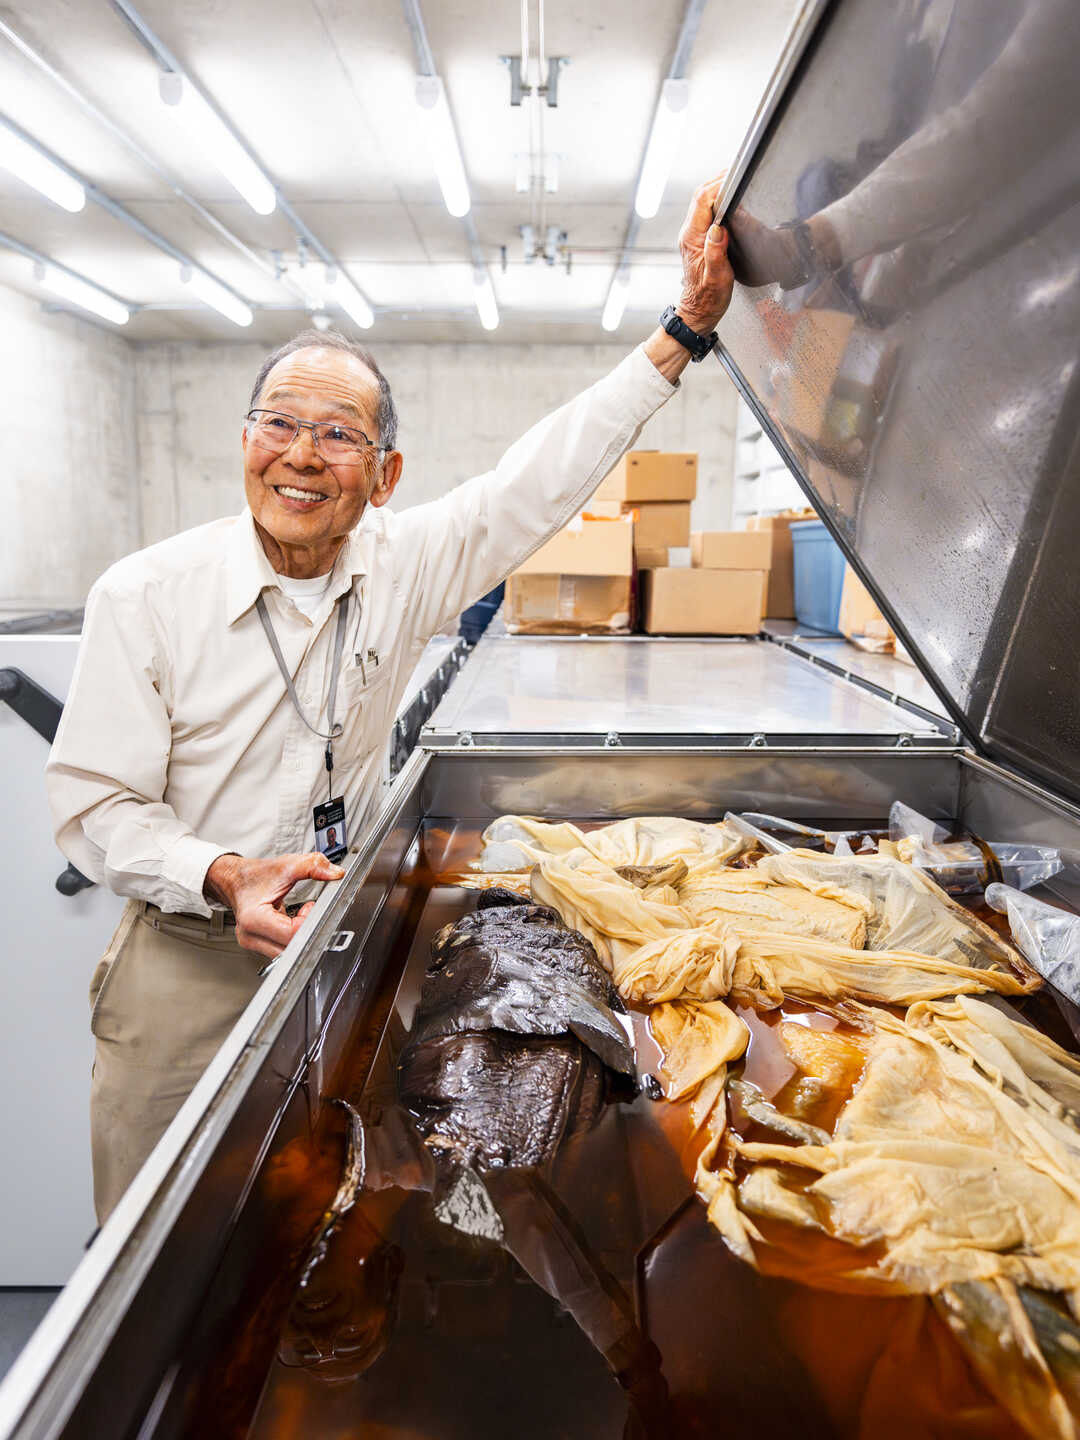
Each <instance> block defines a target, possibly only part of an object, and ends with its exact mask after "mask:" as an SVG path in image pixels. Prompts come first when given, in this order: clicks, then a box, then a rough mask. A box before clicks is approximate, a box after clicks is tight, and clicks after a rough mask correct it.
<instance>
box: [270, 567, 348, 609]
mask: <svg viewBox="0 0 1080 1440" xmlns="http://www.w3.org/2000/svg"><path fill="white" fill-rule="evenodd" d="M333 573H334V572H333V571H332V570H328V571H327V572H326V574H325V575H316V576H315V577H314V579H312V580H295V579H293V578H292V576H290V575H279V576H278V577H277V579H278V584H279V585H280V586H281V588H282V590H283V591H284V592H285V594H286V595H287V596H288V597H289V599H290V600H291V601H292V602H293V604H294V605H295V606H296V608H297V609H298V610H299V611H301V612H302V613H303V614H304V615H306V616H307V617H308V619H309V620H314V619H315V612H316V610H318V608H319V603H320V601H321V600H322V598H323V596H324V595H325V594H326V592H327V590H329V588H330V576H331V575H332V574H333Z"/></svg>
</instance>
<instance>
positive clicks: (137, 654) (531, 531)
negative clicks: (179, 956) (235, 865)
mask: <svg viewBox="0 0 1080 1440" xmlns="http://www.w3.org/2000/svg"><path fill="white" fill-rule="evenodd" d="M675 388H676V387H675V386H674V385H672V384H671V383H670V382H669V381H667V380H665V379H664V377H663V376H662V375H661V374H660V373H659V371H658V370H657V369H656V367H655V366H654V365H653V364H652V362H651V361H650V360H649V359H648V357H647V356H646V355H645V353H644V351H643V350H641V349H640V348H639V349H637V350H635V351H634V352H633V353H632V354H630V355H629V356H628V357H627V358H626V359H625V360H624V361H623V362H622V363H621V364H620V365H619V366H617V367H616V369H615V370H613V371H612V372H611V374H610V375H607V376H605V377H604V378H603V379H602V380H599V381H598V382H597V383H596V384H595V385H593V386H591V387H590V388H589V389H588V390H586V391H585V392H584V393H583V394H581V395H579V396H577V397H576V398H575V399H574V400H571V401H570V403H569V404H567V405H564V406H563V407H562V408H561V409H560V410H557V411H555V413H554V414H552V415H549V416H548V417H547V418H546V419H545V420H542V421H541V422H540V423H539V424H538V425H535V426H534V427H533V428H532V429H531V430H530V431H529V432H528V433H527V434H526V435H524V436H523V437H522V438H521V439H520V440H518V441H517V442H516V443H515V444H514V445H512V446H511V447H510V449H509V450H508V451H507V452H506V454H505V455H504V456H503V457H502V459H501V460H500V461H499V463H498V465H497V466H496V467H495V469H494V470H493V471H491V472H489V473H488V474H486V475H479V476H477V477H476V478H475V479H473V480H469V481H467V482H466V483H465V484H463V485H460V486H459V487H458V488H457V489H455V490H453V491H451V493H450V494H449V495H446V496H444V497H443V498H442V499H440V500H436V501H434V502H433V503H432V504H429V505H420V506H417V507H416V508H415V509H412V510H406V511H404V512H402V513H400V514H395V513H393V512H392V511H389V510H387V509H373V508H369V509H368V510H367V511H365V513H364V516H363V518H362V520H361V522H360V524H359V525H358V526H357V528H356V529H355V530H354V531H353V532H352V534H351V535H350V536H349V538H348V540H347V542H346V543H345V544H344V545H343V546H342V548H341V550H340V551H339V553H338V556H337V560H336V562H335V565H334V569H333V572H332V576H331V581H330V584H329V586H328V588H327V591H326V594H325V596H324V597H323V599H322V601H321V604H320V607H319V608H318V610H317V611H316V613H315V616H314V618H313V619H309V618H308V617H307V616H306V615H304V614H303V613H302V612H301V611H300V610H299V609H298V608H297V607H296V606H295V605H294V604H293V603H292V601H291V600H289V599H288V598H287V597H286V596H285V595H284V593H283V592H282V590H281V587H280V585H279V583H278V576H277V575H276V574H275V572H274V570H273V569H272V568H271V566H270V563H269V561H268V560H267V558H266V555H265V553H264V551H263V548H262V545H261V544H260V542H259V539H258V536H257V534H256V531H255V526H254V521H253V520H252V517H251V514H250V512H249V511H245V512H244V513H243V514H242V515H239V516H235V517H232V518H229V519H225V520H216V521H214V522H213V523H212V524H209V525H201V526H199V527H198V528H197V529H194V530H188V531H185V532H184V533H183V534H181V535H177V536H174V537H173V538H172V539H171V540H165V541H162V543H161V544H159V545H153V546H151V547H150V548H149V549H147V550H141V551H139V552H138V553H137V554H134V555H129V556H128V557H127V558H126V559H124V560H121V561H120V562H119V563H118V564H116V565H113V566H112V567H111V568H110V569H109V570H107V571H106V572H105V574H104V575H103V576H102V577H101V579H100V580H98V581H97V583H96V584H95V585H94V587H93V589H92V590H91V592H90V595H89V598H88V600H87V605H86V619H85V623H84V626H83V634H82V642H81V644H80V647H79V658H78V662H77V664H76V668H75V674H74V678H73V680H72V685H71V692H70V694H69V696H68V700H67V704H66V705H65V707H64V714H63V718H62V720H61V723H60V728H59V730H58V732H57V735H56V740H55V742H54V744H53V748H52V753H51V755H50V757H49V762H48V766H47V769H46V780H47V786H48V794H49V804H50V806H51V809H52V815H53V821H54V824H55V829H56V840H57V844H58V845H59V846H60V849H61V850H62V851H63V853H64V854H65V855H66V856H67V857H68V859H69V860H70V861H71V862H72V863H73V864H74V865H76V866H77V867H78V868H79V869H80V870H81V871H82V872H83V874H84V875H87V876H89V877H90V878H91V879H92V880H95V881H97V882H98V883H104V884H106V885H108V886H109V887H110V888H111V889H112V890H114V891H116V892H117V893H118V894H120V895H130V896H134V897H135V898H136V899H141V900H149V901H151V902H152V903H153V904H155V905H158V906H160V907H161V909H162V910H170V911H178V910H183V911H188V912H194V913H197V914H202V915H206V914H209V906H208V905H207V903H206V901H205V900H204V898H203V893H202V891H203V882H204V880H205V877H206V871H207V869H208V868H209V866H210V865H211V864H212V863H213V861H214V860H216V859H217V857H218V856H219V855H222V854H225V853H227V852H230V851H231V852H235V853H237V854H240V855H247V856H254V857H269V856H273V855H282V854H288V853H291V852H295V851H306V850H310V849H312V848H313V844H314V830H313V820H312V809H313V806H314V805H315V804H316V803H317V802H319V801H322V800H325V799H326V795H327V788H326V770H325V768H324V762H323V755H324V749H325V745H324V742H323V741H322V740H320V739H319V738H318V736H316V735H313V734H312V733H311V731H309V730H308V729H307V728H306V727H305V726H304V724H303V723H302V721H301V720H300V718H299V717H298V716H297V714H296V711H295V710H294V708H293V706H292V704H291V702H290V700H289V698H288V695H287V693H286V690H285V685H284V682H283V680H282V677H281V674H280V672H279V670H278V667H277V664H276V663H275V660H274V657H273V654H272V653H271V650H270V647H269V645H268V643H267V638H266V635H265V634H264V633H263V629H262V626H261V624H260V622H259V617H258V612H257V611H256V608H255V600H256V597H257V596H258V595H259V594H260V592H261V593H263V594H264V596H265V600H266V605H267V609H268V610H269V612H270V617H271V620H272V622H273V625H274V628H275V630H276V632H277V636H278V641H279V643H280V645H281V649H282V652H283V654H284V656H285V660H286V663H287V665H288V666H289V669H290V671H291V673H292V676H293V682H294V684H295V686H296V690H297V693H298V695H299V698H300V701H301V704H302V706H303V708H304V713H305V715H306V716H307V718H308V720H310V721H311V723H312V724H314V725H316V726H317V727H318V729H320V730H323V731H325V730H327V729H328V728H329V723H328V718H327V700H328V688H329V679H330V663H331V658H332V652H333V641H334V629H335V626H336V623H337V620H336V614H335V605H336V602H337V600H338V598H339V596H341V595H342V594H344V593H345V591H346V590H351V591H352V600H351V602H350V610H349V628H348V632H347V635H346V643H345V654H344V657H343V660H342V669H341V676H340V681H339V684H338V695H337V708H336V716H335V718H336V719H339V720H341V721H342V722H343V724H344V733H343V734H342V736H341V738H340V739H339V740H337V741H336V742H335V744H334V792H335V794H337V795H342V796H343V797H344V799H345V813H346V822H347V825H348V834H349V838H350V841H351V842H353V841H355V840H356V839H357V837H358V836H359V835H360V833H361V830H362V827H363V825H364V822H365V820H366V818H367V816H368V812H369V811H370V810H371V808H372V805H373V802H374V800H375V799H376V797H377V795H378V791H379V781H380V774H381V761H382V751H383V747H384V745H385V743H386V741H387V738H388V736H389V732H390V729H391V726H392V724H393V719H394V715H395V713H396V710H397V705H398V703H399V701H400V699H401V695H402V693H403V691H404V688H405V686H406V684H407V683H408V679H409V675H410V674H411V672H412V669H413V667H414V666H415V664H416V661H417V659H418V657H419V654H420V651H421V650H422V649H423V647H424V645H425V644H426V643H427V640H428V639H429V638H430V636H431V635H433V634H435V633H437V632H438V631H439V630H440V629H441V628H442V626H443V625H444V624H445V623H446V622H447V621H448V620H450V619H451V618H452V617H453V616H455V615H457V614H458V612H459V611H461V610H462V609H463V608H464V607H465V606H467V605H469V604H471V603H472V602H473V601H474V600H476V599H477V598H478V597H479V596H480V595H483V594H485V593H486V592H487V591H488V590H490V589H492V588H493V587H494V586H495V585H497V584H498V582H499V581H500V580H502V579H503V578H504V577H505V576H506V575H507V574H509V572H510V571H511V570H513V569H514V568H515V567H516V566H517V565H519V564H520V563H521V562H522V561H523V560H524V559H525V557H526V556H527V555H529V554H531V553H532V551H533V550H535V549H536V548H537V547H538V546H539V545H540V544H542V543H543V541H544V540H545V539H546V538H547V537H548V536H549V535H550V534H551V533H552V532H553V531H555V530H557V529H558V528H559V527H560V526H562V525H563V524H565V522H566V521H567V520H568V519H569V518H570V516H572V515H573V514H574V512H575V511H576V510H578V509H579V508H580V507H581V505H582V504H583V503H584V502H585V500H586V499H587V498H588V496H589V495H590V494H591V493H592V491H593V490H594V489H595V488H596V486H597V485H598V484H599V483H600V481H601V479H602V478H603V477H604V475H606V474H607V472H608V470H610V468H611V466H612V465H613V464H614V463H615V461H616V460H617V459H618V458H619V456H620V455H621V454H622V453H623V451H625V450H627V449H628V448H629V447H630V446H631V445H632V444H633V442H634V439H635V437H636V436H637V433H638V431H639V429H640V427H641V425H642V424H643V423H644V421H645V420H647V419H648V418H649V416H650V415H651V414H652V413H653V412H654V411H655V410H656V409H658V408H659V406H660V405H662V404H663V403H664V401H665V400H667V399H668V398H669V396H670V395H671V394H672V393H673V392H674V390H675Z"/></svg>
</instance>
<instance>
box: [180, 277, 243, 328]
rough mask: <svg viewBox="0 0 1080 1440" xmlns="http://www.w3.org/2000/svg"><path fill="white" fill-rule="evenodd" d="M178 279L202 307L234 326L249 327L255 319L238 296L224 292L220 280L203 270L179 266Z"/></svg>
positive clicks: (229, 291)
mask: <svg viewBox="0 0 1080 1440" xmlns="http://www.w3.org/2000/svg"><path fill="white" fill-rule="evenodd" d="M180 279H181V280H182V281H183V282H184V284H185V285H190V286H191V288H192V290H194V292H195V294H196V295H197V296H198V297H199V299H200V300H201V301H202V302H203V304H204V305H209V306H210V308H211V309H212V310H216V311H217V312H218V313H219V314H220V315H224V316H225V319H226V320H231V321H232V322H233V324H234V325H250V324H251V322H252V320H253V319H254V318H255V317H254V315H253V314H252V311H251V306H250V305H245V304H244V302H243V300H241V299H240V297H239V296H238V295H234V294H233V293H232V291H231V290H226V288H225V286H224V285H222V283H221V281H220V280H215V279H214V277H213V276H212V275H208V274H207V273H206V271H205V270H196V269H195V268H194V267H193V266H189V265H184V266H181V269H180Z"/></svg>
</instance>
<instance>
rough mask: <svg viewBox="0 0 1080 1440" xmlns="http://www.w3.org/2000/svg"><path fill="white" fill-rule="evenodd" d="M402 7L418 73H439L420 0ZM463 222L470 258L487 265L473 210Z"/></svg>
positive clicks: (405, 2)
mask: <svg viewBox="0 0 1080 1440" xmlns="http://www.w3.org/2000/svg"><path fill="white" fill-rule="evenodd" d="M401 8H402V10H403V12H404V14H405V24H406V25H407V26H408V27H409V34H410V35H411V36H412V42H413V52H414V54H415V55H416V73H417V74H418V75H438V73H439V72H438V70H437V69H436V68H435V56H434V53H433V52H432V49H431V42H430V41H429V40H428V33H427V26H426V25H425V24H424V12H423V11H422V10H421V8H420V0H401ZM461 224H462V228H463V229H464V231H465V240H466V243H467V244H468V247H469V258H470V260H471V261H472V263H473V265H474V266H475V265H486V264H487V260H486V258H485V256H484V252H483V250H482V249H481V248H480V237H479V235H477V233H476V224H475V222H474V220H473V217H472V211H471V210H470V212H469V213H468V214H467V215H463V216H462V219H461Z"/></svg>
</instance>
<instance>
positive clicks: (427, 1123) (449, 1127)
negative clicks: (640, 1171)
mask: <svg viewBox="0 0 1080 1440" xmlns="http://www.w3.org/2000/svg"><path fill="white" fill-rule="evenodd" d="M622 1011H623V1005H622V1001H621V1000H620V999H619V995H618V992H617V991H616V990H615V987H614V986H613V985H612V983H611V979H610V977H609V976H608V974H607V972H606V971H605V970H604V968H603V966H602V965H601V964H600V961H599V960H598V958H597V955H596V951H595V950H594V949H593V947H592V945H591V944H590V943H589V941H588V940H586V939H585V937H584V936H583V935H579V934H578V932H577V931H576V930H569V929H567V927H566V926H565V925H564V924H563V922H562V920H561V918H560V917H559V915H558V914H556V912H555V911H554V910H551V909H548V908H547V907H546V906H543V905H533V904H531V903H529V902H528V901H525V900H522V898H521V897H520V896H518V895H514V894H512V893H511V892H510V891H503V890H498V889H493V890H488V891H485V892H483V894H482V896H481V898H480V903H479V907H478V908H477V910H476V911H475V912H473V913H472V914H470V915H466V916H464V917H463V918H462V919H461V920H459V921H458V922H457V923H456V924H454V925H448V926H446V927H445V928H444V929H443V930H440V931H439V933H438V935H436V937H435V939H434V941H433V943H432V953H431V961H430V964H429V965H428V969H427V974H426V976H425V980H424V988H423V992H422V994H421V997H420V1004H419V1007H418V1009H417V1013H416V1018H415V1020H414V1023H413V1030H412V1035H411V1038H410V1042H409V1045H408V1046H407V1048H406V1049H405V1050H404V1052H403V1053H402V1056H401V1059H400V1061H399V1062H398V1093H399V1095H400V1096H401V1099H402V1100H403V1102H404V1103H405V1104H406V1105H407V1106H408V1108H409V1109H410V1110H411V1111H412V1114H413V1116H414V1119H415V1121H416V1126H417V1129H418V1130H419V1131H420V1133H421V1135H422V1136H423V1137H424V1139H425V1141H426V1143H427V1145H428V1148H429V1149H430V1150H431V1151H432V1153H433V1154H434V1156H435V1162H436V1169H437V1171H438V1172H439V1176H440V1180H441V1181H442V1182H443V1184H442V1185H440V1186H439V1189H441V1190H443V1191H444V1193H445V1191H446V1189H447V1188H451V1189H452V1188H453V1187H454V1185H455V1183H456V1182H457V1181H458V1180H459V1179H460V1178H463V1177H462V1172H463V1171H466V1170H467V1171H471V1172H472V1173H473V1174H474V1175H475V1174H476V1173H477V1172H483V1171H485V1170H492V1169H498V1168H502V1167H524V1166H538V1167H543V1166H544V1164H545V1162H547V1161H549V1160H550V1159H552V1157H553V1156H554V1154H555V1152H556V1150H557V1149H558V1147H559V1145H560V1144H561V1143H562V1141H563V1140H564V1139H565V1138H566V1137H567V1136H568V1135H570V1134H571V1133H574V1132H576V1131H579V1130H581V1129H584V1128H587V1127H588V1126H589V1125H590V1124H591V1123H592V1121H593V1120H594V1119H595V1118H596V1116H597V1115H598V1114H599V1112H600V1111H601V1109H602V1108H603V1106H604V1104H605V1103H606V1101H607V1100H608V1099H609V1098H612V1090H613V1086H614V1087H615V1093H616V1094H617V1086H618V1081H617V1080H616V1077H617V1076H622V1077H633V1075H634V1055H633V1051H632V1049H631V1047H630V1043H629V1040H628V1038H627V1033H626V1031H625V1030H624V1028H623V1026H622V1025H621V1024H620V1023H619V1021H618V1020H617V1019H616V1014H617V1013H619V1012H622ZM612 1072H614V1073H612ZM624 1088H625V1089H626V1090H627V1091H628V1090H629V1087H628V1086H627V1085H626V1082H625V1081H624ZM466 1188H467V1189H468V1190H469V1191H471V1193H472V1194H473V1196H474V1198H475V1196H476V1189H475V1187H474V1186H471V1185H468V1184H466ZM461 1198H464V1197H460V1196H459V1199H461ZM479 1203H480V1205H481V1208H482V1209H486V1208H487V1207H486V1206H485V1205H484V1203H483V1200H482V1199H481V1200H480V1202H479ZM454 1208H455V1207H453V1206H452V1207H451V1209H452V1210H453V1209H454ZM466 1208H467V1207H466ZM444 1218H446V1219H448V1220H450V1221H451V1223H458V1224H461V1221H462V1219H463V1218H465V1217H463V1216H462V1215H460V1214H458V1215H451V1214H446V1215H445V1216H444ZM477 1218H478V1217H475V1216H474V1217H473V1221H474V1223H470V1222H469V1221H468V1220H467V1219H466V1220H465V1223H464V1224H463V1225H462V1228H465V1229H475V1230H478V1231H480V1232H483V1231H484V1229H485V1226H484V1225H483V1224H477V1223H475V1222H476V1220H477ZM491 1218H494V1217H491ZM492 1238H495V1236H494V1235H493V1236H492Z"/></svg>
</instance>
